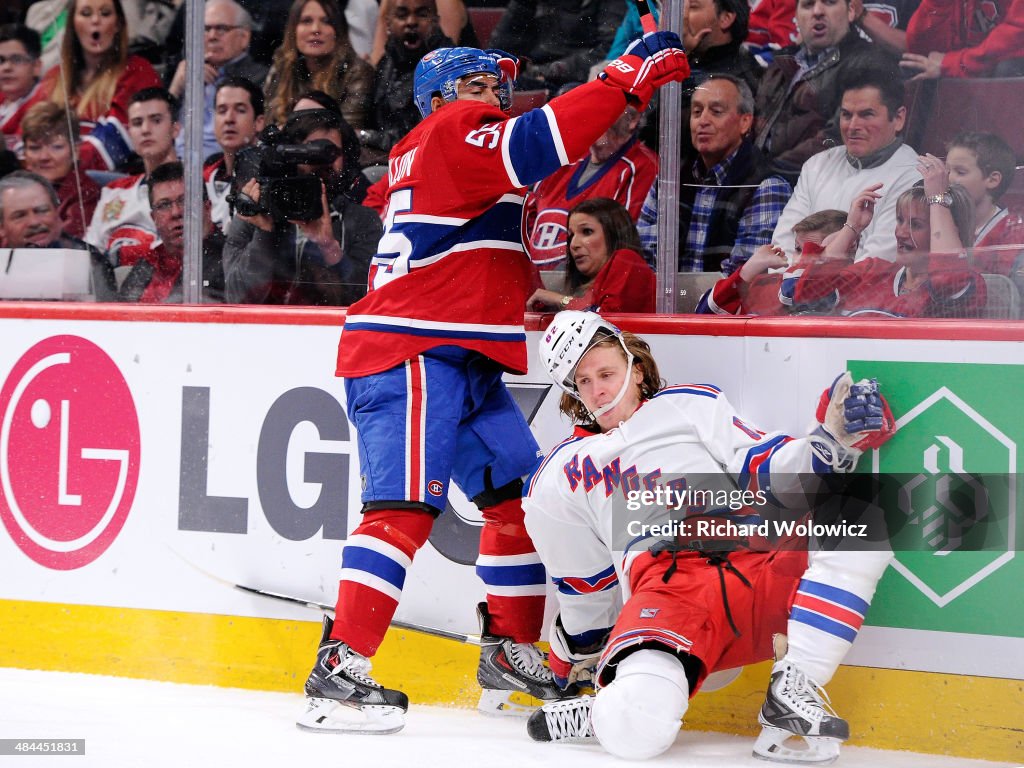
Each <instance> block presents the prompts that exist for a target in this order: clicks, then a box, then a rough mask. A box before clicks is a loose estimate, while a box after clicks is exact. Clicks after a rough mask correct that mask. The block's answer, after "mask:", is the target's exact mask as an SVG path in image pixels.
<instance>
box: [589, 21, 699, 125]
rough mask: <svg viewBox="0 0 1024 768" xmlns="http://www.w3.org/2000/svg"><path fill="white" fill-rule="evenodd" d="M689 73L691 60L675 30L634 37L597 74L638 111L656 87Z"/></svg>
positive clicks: (681, 79) (686, 75)
mask: <svg viewBox="0 0 1024 768" xmlns="http://www.w3.org/2000/svg"><path fill="white" fill-rule="evenodd" d="M689 76H690V63H689V62H688V61H687V60H686V51H684V50H683V43H682V41H681V40H680V39H679V35H677V34H676V33H675V32H649V33H647V34H646V35H644V36H643V37H641V38H640V39H639V40H634V41H633V43H632V44H631V45H630V46H629V48H627V49H626V50H625V52H624V53H623V54H622V55H621V56H620V57H619V58H617V59H615V61H613V62H610V63H609V64H608V66H606V67H605V68H604V72H602V73H601V74H600V75H598V77H599V78H600V79H601V80H603V81H604V82H605V83H606V84H608V85H610V86H612V87H615V88H621V89H622V90H623V91H625V92H626V97H627V98H628V99H630V100H631V101H634V102H637V104H636V106H637V108H638V109H640V110H641V111H642V110H643V109H644V108H645V107H646V106H647V102H649V101H650V100H651V96H653V95H654V91H655V89H657V88H659V87H661V86H662V85H664V84H665V83H669V82H673V81H674V82H679V83H681V82H682V81H683V80H685V79H686V78H687V77H689Z"/></svg>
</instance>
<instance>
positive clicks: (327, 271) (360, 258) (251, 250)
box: [224, 109, 383, 306]
mask: <svg viewBox="0 0 1024 768" xmlns="http://www.w3.org/2000/svg"><path fill="white" fill-rule="evenodd" d="M285 133H286V136H287V138H288V141H289V142H291V143H299V144H308V143H312V142H315V141H321V140H326V141H328V142H330V143H332V144H334V145H335V146H337V147H339V148H340V149H342V150H343V151H344V150H345V141H346V136H348V137H350V138H351V143H352V144H353V145H354V149H355V152H356V155H357V156H358V148H359V143H358V140H357V139H356V138H355V132H354V131H353V130H352V128H351V126H347V125H346V124H345V122H344V120H343V119H342V118H341V117H339V116H338V115H337V113H334V112H331V111H330V110H326V109H322V110H306V111H302V112H298V113H296V114H294V115H293V116H292V117H291V118H289V120H288V123H287V124H286V125H285ZM350 151H351V150H350ZM345 158H346V156H345V155H342V156H340V157H338V159H337V160H336V161H335V162H334V163H333V164H332V165H331V166H328V167H324V166H320V167H316V168H308V167H302V166H300V171H301V172H302V173H315V174H316V175H318V176H320V179H321V182H322V185H323V187H322V188H323V190H324V192H323V198H322V199H323V209H322V213H321V215H320V218H318V219H314V220H312V221H291V222H289V221H274V220H273V219H272V218H271V217H270V216H269V215H267V214H263V213H260V214H257V215H255V216H244V215H242V214H241V213H236V214H235V216H234V218H233V219H232V220H231V224H230V225H229V226H228V240H227V244H226V246H225V248H224V276H225V281H226V294H227V296H226V297H227V300H228V302H230V303H232V304H240V303H248V304H316V305H327V306H347V305H349V304H351V303H352V302H353V301H355V300H356V299H358V298H360V297H362V296H363V295H365V294H366V285H367V277H368V273H369V268H370V259H371V258H372V257H373V255H374V253H375V252H376V250H377V242H378V241H379V240H380V236H381V234H382V232H383V228H382V227H381V223H380V218H379V217H378V216H377V214H376V213H374V212H373V211H371V210H370V209H368V208H363V207H362V206H361V205H359V204H358V203H356V202H354V201H352V200H351V199H350V198H349V197H347V196H346V195H345V194H344V192H345V190H346V189H348V188H349V187H350V186H351V183H352V182H351V178H350V177H351V175H352V174H353V173H356V174H358V173H359V170H358V166H357V167H356V169H355V171H354V172H353V171H352V169H351V168H345ZM242 194H243V195H245V196H247V197H248V198H250V199H251V200H253V201H255V202H256V203H259V200H260V184H259V182H258V181H257V180H256V179H251V180H249V181H248V182H246V183H245V185H244V186H243V187H242Z"/></svg>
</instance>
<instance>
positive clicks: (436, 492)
mask: <svg viewBox="0 0 1024 768" xmlns="http://www.w3.org/2000/svg"><path fill="white" fill-rule="evenodd" d="M427 492H428V493H429V494H430V495H431V496H440V495H442V494H443V493H444V483H442V482H441V481H440V480H431V481H430V482H429V483H427Z"/></svg>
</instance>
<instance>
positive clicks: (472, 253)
mask: <svg viewBox="0 0 1024 768" xmlns="http://www.w3.org/2000/svg"><path fill="white" fill-rule="evenodd" d="M625 106H626V99H625V96H624V95H623V93H622V91H620V90H618V89H617V88H613V87H609V86H608V85H605V84H604V83H603V82H601V81H594V82H592V83H588V84H587V85H584V86H580V87H579V88H576V89H574V90H572V91H570V92H569V93H567V94H565V95H564V96H560V97H558V98H556V99H553V100H552V101H550V102H549V103H548V104H545V105H544V106H543V107H541V108H539V109H534V110H531V111H529V112H527V113H525V114H523V115H520V116H518V117H512V118H509V117H508V116H507V115H506V114H505V113H503V112H501V111H500V110H499V109H497V108H495V107H492V106H489V105H487V104H484V103H482V102H477V101H456V102H452V103H450V104H446V105H444V106H442V107H441V108H440V109H438V110H437V111H436V112H434V113H433V114H431V115H430V116H429V117H427V119H425V120H424V121H423V122H421V123H420V124H419V125H417V126H416V127H415V128H414V129H413V130H412V131H410V132H409V133H408V134H407V135H406V136H405V138H403V139H402V140H401V141H400V142H399V143H398V144H396V145H395V147H394V148H393V149H392V150H391V156H390V158H389V160H388V191H387V200H388V208H387V214H386V215H385V217H384V236H383V237H382V238H381V240H380V244H379V246H378V249H377V254H376V256H374V258H373V261H372V263H371V265H370V274H369V293H367V295H366V296H365V297H364V298H362V299H360V300H359V301H357V302H356V303H355V304H353V305H352V306H351V307H349V310H348V313H347V316H346V319H345V328H344V330H343V331H342V335H341V341H340V343H339V346H338V366H337V374H338V375H339V376H347V377H357V376H367V375H370V374H373V373H379V372H381V371H385V370H388V369H389V368H393V367H394V366H396V365H398V364H399V363H401V362H403V361H405V360H408V359H410V358H412V357H415V356H416V355H418V354H420V353H421V352H423V351H425V350H427V349H430V348H432V347H438V346H447V345H454V346H459V347H463V348H465V349H471V350H475V351H477V352H480V353H481V354H484V355H486V356H487V357H490V358H491V359H492V360H494V361H496V362H497V363H498V364H500V365H501V366H502V367H504V368H505V369H506V370H510V371H514V372H517V373H521V372H524V371H525V370H526V344H525V341H526V333H525V331H524V329H523V314H524V311H525V308H526V299H527V298H528V296H529V293H530V289H531V286H532V275H531V269H532V267H531V265H530V259H529V257H528V255H527V253H526V247H525V245H524V243H523V199H524V196H523V188H524V187H526V186H527V185H529V184H533V183H534V182H536V181H539V180H540V179H543V178H545V177H546V176H549V175H550V174H551V173H552V172H553V171H555V170H556V169H557V168H559V167H560V166H563V165H568V164H569V163H570V162H571V161H572V160H573V159H574V158H579V157H581V156H582V155H583V154H584V152H586V151H587V150H588V148H589V147H590V145H591V144H592V143H593V142H594V141H595V140H596V139H597V138H598V137H599V136H600V135H601V134H602V133H604V132H605V130H607V128H608V126H609V125H611V124H612V122H613V121H614V120H615V119H616V118H617V117H618V116H619V115H621V114H622V110H623V109H624V108H625Z"/></svg>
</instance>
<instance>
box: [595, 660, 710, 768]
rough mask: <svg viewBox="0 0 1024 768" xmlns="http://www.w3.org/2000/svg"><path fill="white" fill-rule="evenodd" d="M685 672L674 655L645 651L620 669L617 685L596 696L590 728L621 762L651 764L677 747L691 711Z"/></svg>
mask: <svg viewBox="0 0 1024 768" xmlns="http://www.w3.org/2000/svg"><path fill="white" fill-rule="evenodd" d="M689 695H690V685H689V683H688V682H687V680H686V670H685V669H684V668H683V663H682V662H681V661H680V660H679V658H678V657H677V656H676V655H675V654H672V653H666V652H665V651H656V650H652V649H643V650H639V651H634V652H633V653H631V654H630V655H629V656H627V657H626V658H624V659H623V660H622V661H621V662H619V663H618V665H617V667H616V672H615V679H614V680H612V682H611V683H610V684H609V685H607V686H605V687H604V688H602V689H601V690H599V691H598V692H597V698H596V699H594V705H593V709H591V711H590V722H591V724H592V725H593V727H594V735H595V736H597V739H598V741H600V742H601V746H602V747H604V748H605V749H606V750H608V751H609V752H610V753H611V754H613V755H615V756H616V757H621V758H623V759H626V760H646V759H647V758H650V757H655V756H656V755H660V754H661V753H662V752H664V751H665V750H666V749H668V748H669V747H671V746H672V743H673V742H674V741H675V740H676V736H678V735H679V724H680V721H681V720H682V719H683V715H684V714H685V713H686V709H687V706H688V705H689Z"/></svg>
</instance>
